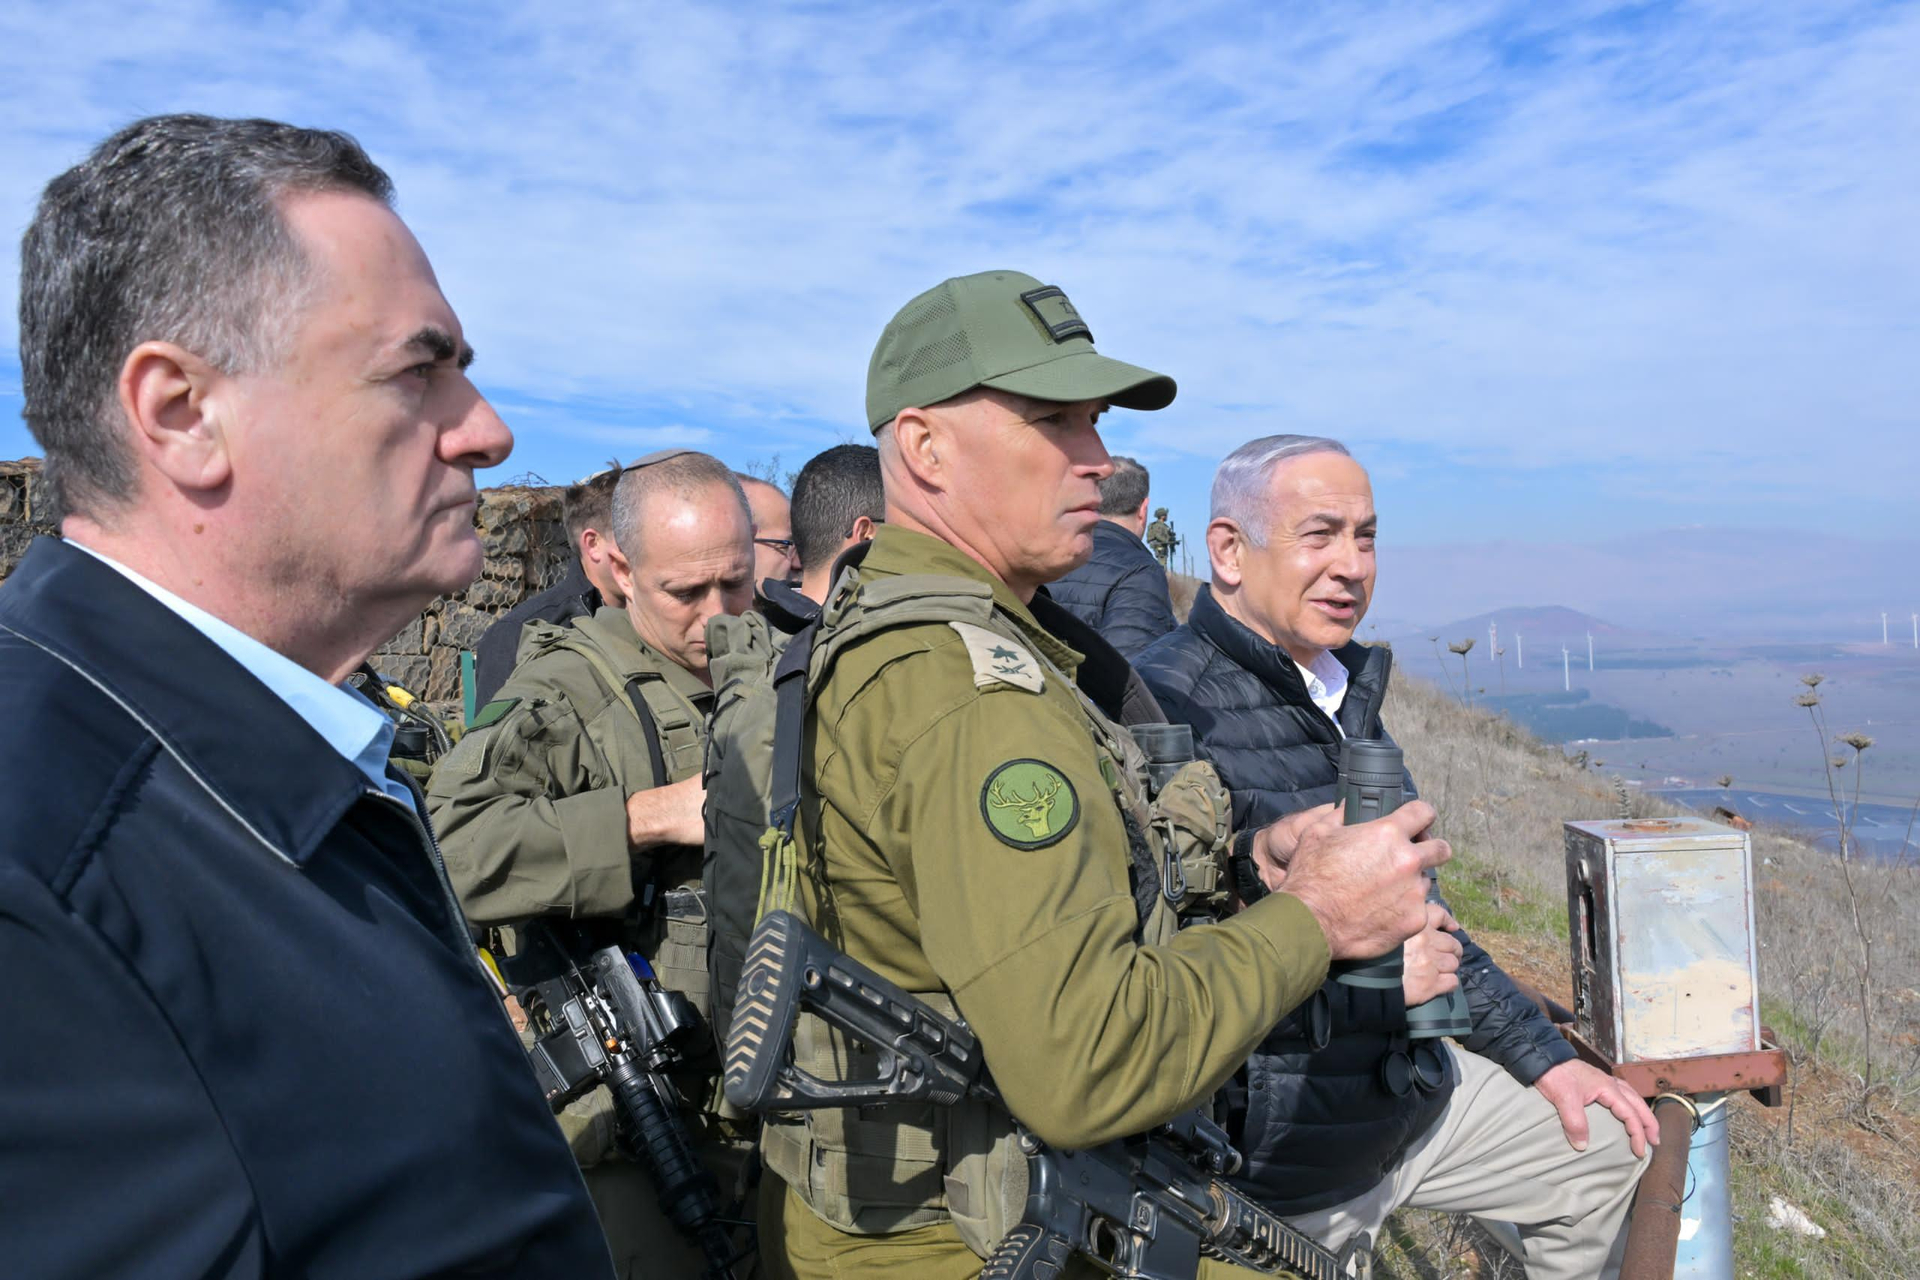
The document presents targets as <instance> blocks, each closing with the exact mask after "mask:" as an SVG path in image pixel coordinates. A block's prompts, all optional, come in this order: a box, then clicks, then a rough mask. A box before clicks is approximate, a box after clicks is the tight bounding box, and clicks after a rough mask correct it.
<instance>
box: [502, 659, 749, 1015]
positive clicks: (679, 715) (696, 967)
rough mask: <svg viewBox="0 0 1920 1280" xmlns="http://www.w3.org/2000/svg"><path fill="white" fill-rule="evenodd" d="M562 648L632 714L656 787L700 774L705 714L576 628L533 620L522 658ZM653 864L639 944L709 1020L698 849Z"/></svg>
mask: <svg viewBox="0 0 1920 1280" xmlns="http://www.w3.org/2000/svg"><path fill="white" fill-rule="evenodd" d="M555 649H564V650H566V651H567V652H569V653H573V654H577V655H578V656H579V657H580V658H581V659H582V660H584V661H585V662H586V664H587V665H588V666H589V667H591V668H592V669H593V673H594V675H595V676H596V677H598V679H599V682H600V684H601V686H602V687H603V688H604V689H605V690H606V691H607V693H608V694H610V695H611V696H613V697H615V698H618V699H620V700H621V701H622V702H623V704H624V705H625V706H626V707H627V709H628V710H630V711H631V712H633V716H634V720H635V722H636V724H637V726H638V728H639V731H640V738H641V741H642V742H643V743H644V744H645V748H646V753H647V766H648V769H649V770H650V772H651V773H652V775H653V779H652V780H653V785H654V786H656V787H660V786H665V785H666V784H667V783H669V782H679V781H681V780H683V779H685V778H691V777H693V776H695V775H696V774H697V773H698V772H699V771H700V768H701V761H702V757H703V755H704V753H705V734H704V729H705V713H703V712H702V711H701V710H700V709H699V708H698V707H696V706H694V705H693V703H691V702H689V701H688V700H687V699H686V698H684V697H682V696H681V695H680V694H679V693H678V692H677V691H676V690H675V689H674V688H673V686H672V685H671V684H670V683H669V682H668V681H667V678H666V676H665V675H664V674H663V673H661V672H659V671H645V670H642V671H637V672H634V673H632V674H629V675H622V674H621V673H620V672H619V671H618V670H617V669H616V668H615V667H614V665H613V663H612V662H610V661H608V659H607V655H606V654H604V653H603V652H601V651H600V649H599V648H598V647H597V646H596V645H594V644H593V642H592V641H591V640H589V639H587V637H586V636H584V635H583V634H582V633H581V632H580V631H579V630H578V629H577V628H575V627H572V626H552V625H548V624H541V623H534V624H530V625H529V626H528V628H527V632H526V635H525V637H524V638H523V640H522V642H521V646H520V655H519V656H520V660H521V661H522V662H524V661H525V660H526V659H527V658H528V657H530V656H531V655H532V654H534V653H536V652H546V651H550V650H555ZM653 853H654V859H655V860H654V865H653V867H652V873H651V875H649V876H647V880H646V884H645V885H644V886H643V887H642V888H641V889H640V907H641V910H640V920H639V922H638V923H639V934H638V938H637V939H636V940H635V941H637V943H638V945H639V946H640V948H641V950H642V952H643V954H645V955H646V956H647V958H648V959H649V960H650V961H651V962H652V964H653V968H654V972H655V973H657V974H658V975H659V978H660V981H661V982H662V983H663V984H664V985H666V986H667V987H669V988H671V989H673V990H675V991H678V992H680V993H682V994H683V995H685V996H686V997H687V999H689V1000H691V1001H692V1002H693V1005H694V1007H695V1008H696V1009H698V1010H699V1011H700V1016H701V1017H703V1018H707V1019H709V1021H711V1019H712V1012H713V1011H712V1002H711V984H710V983H709V982H708V979H707V939H708V918H707V896H706V893H705V891H704V890H703V889H702V888H701V886H700V851H699V850H697V849H693V848H684V849H682V848H668V849H658V850H654V851H653Z"/></svg>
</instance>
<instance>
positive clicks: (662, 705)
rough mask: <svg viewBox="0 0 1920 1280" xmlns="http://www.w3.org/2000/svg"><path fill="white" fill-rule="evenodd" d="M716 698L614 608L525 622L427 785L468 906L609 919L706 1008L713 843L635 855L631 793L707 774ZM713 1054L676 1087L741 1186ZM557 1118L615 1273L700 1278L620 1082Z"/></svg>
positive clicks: (494, 920)
mask: <svg viewBox="0 0 1920 1280" xmlns="http://www.w3.org/2000/svg"><path fill="white" fill-rule="evenodd" d="M711 704H712V691H711V690H710V689H709V688H708V687H707V685H706V684H705V683H704V682H702V681H701V680H700V679H699V678H698V677H696V676H694V675H693V674H692V673H691V672H688V671H687V670H686V669H685V668H683V667H681V666H679V665H678V664H677V663H675V662H673V661H671V660H670V659H668V658H666V657H664V656H663V655H661V654H660V653H658V652H656V651H655V650H653V649H652V648H651V647H649V646H648V645H646V644H645V643H644V642H643V641H641V639H640V638H639V637H638V636H637V635H636V634H635V633H634V630H633V625H632V623H631V622H629V621H628V619H627V615H626V613H625V612H624V611H623V610H621V609H618V608H612V607H607V608H601V609H600V610H598V611H597V612H595V613H594V614H592V615H591V616H590V617H582V618H578V619H575V620H574V622H573V624H572V625H571V626H554V625H549V624H545V623H534V624H530V625H529V626H528V627H527V629H526V631H525V633H524V635H523V638H522V640H521V644H520V652H519V662H518V665H517V666H516V667H515V669H514V672H513V675H512V676H511V677H509V678H508V680H507V682H506V683H505V684H504V685H502V686H501V688H500V690H499V692H498V694H497V695H496V697H495V699H494V700H493V701H492V702H490V703H488V704H487V706H486V707H484V708H482V710H481V711H480V713H479V714H478V715H477V716H476V717H475V723H474V726H473V727H472V728H471V729H469V731H468V732H467V734H466V736H465V737H464V738H462V739H461V741H460V743H459V745H458V746H456V747H455V748H454V750H453V751H452V752H451V753H450V754H449V755H448V756H446V758H445V759H443V760H442V761H441V762H440V764H439V766H438V767H437V768H436V769H435V771H434V774H433V779H432V781H431V783H430V784H429V786H428V788H427V802H428V807H429V809H430V810H431V812H432V815H433V821H434V827H435V830H436V831H437V832H438V833H439V836H440V842H441V847H442V850H443V852H444V854H445V858H446V864H447V874H448V876H449V878H450V879H451V880H452V881H453V885H454V888H455V890H456V891H457V892H458V893H459V895H460V901H461V906H462V907H463V908H464V909H465V910H466V913H467V916H468V918H469V919H470V920H472V921H473V922H474V923H476V924H481V925H491V926H510V925H512V924H513V923H515V922H517V921H522V920H526V919H528V918H530V917H533V916H539V915H560V916H571V917H587V918H597V919H604V920H605V921H607V922H608V926H609V930H610V933H612V934H617V935H618V940H619V941H620V942H621V944H622V945H624V946H626V947H628V948H629V949H632V950H637V951H639V952H641V953H642V954H644V955H646V956H647V957H648V958H649V959H650V960H651V961H652V963H653V966H654V969H655V972H656V973H657V974H658V975H659V977H660V979H661V981H662V982H663V983H664V984H665V985H666V986H668V987H670V988H673V989H674V990H678V991H681V992H684V993H685V994H686V995H687V996H688V997H689V998H690V999H692V1000H693V1002H694V1004H695V1006H696V1007H698V1008H700V1009H701V1010H702V1012H703V1013H704V1012H705V1005H706V997H707V989H708V988H707V970H706V912H705V906H704V902H703V901H702V899H701V897H700V896H699V895H698V894H697V893H696V892H695V890H697V888H698V886H699V883H700V850H699V849H698V848H696V847H684V846H671V847H663V848H656V849H651V850H645V851H641V852H637V853H636V852H633V851H631V850H630V849H629V847H628V843H627V805H626V801H627V797H628V796H629V795H632V794H634V793H636V792H640V791H645V790H647V789H649V788H651V787H654V786H659V785H663V784H665V783H668V782H678V781H680V780H682V779H684V778H689V777H694V776H697V775H698V773H699V771H700V766H701V757H702V754H703V751H704V747H705V720H706V715H707V712H708V711H709V710H710V708H711ZM643 713H644V714H645V715H646V716H647V717H648V719H650V720H651V721H653V726H652V731H651V732H649V731H648V730H647V729H646V728H645V727H644V726H643V724H642V719H641V716H642V714H643ZM609 940H612V938H611V937H610V939H609ZM714 1065H715V1064H712V1063H708V1062H702V1063H700V1064H699V1066H698V1069H696V1070H693V1071H689V1072H685V1073H682V1074H681V1075H679V1076H678V1077H676V1081H675V1082H676V1084H677V1085H678V1086H679V1088H680V1090H681V1093H682V1096H683V1097H684V1098H685V1099H686V1100H687V1102H688V1104H689V1106H688V1108H687V1114H686V1118H687V1120H688V1122H689V1125H690V1126H692V1127H693V1130H694V1133H695V1136H696V1141H697V1143H698V1145H699V1146H700V1148H701V1152H700V1153H701V1156H702V1158H703V1159H704V1160H705V1161H706V1162H707V1163H708V1165H709V1167H711V1168H712V1169H713V1170H714V1172H715V1174H716V1175H717V1176H718V1177H719V1178H720V1183H721V1187H722V1191H723V1193H724V1194H730V1193H731V1192H732V1191H733V1190H734V1188H735V1186H736V1184H737V1183H738V1181H739V1166H740V1164H741V1163H742V1159H743V1157H742V1144H740V1143H738V1142H737V1141H735V1140H733V1139H732V1138H731V1137H730V1136H729V1135H728V1134H726V1133H723V1132H720V1131H719V1130H718V1128H717V1127H716V1122H714V1121H713V1119H712V1117H711V1115H710V1111H711V1100H712V1098H713V1097H714V1096H715V1082H714V1073H713V1070H712V1068H713V1067H714ZM560 1120H561V1127H562V1128H563V1129H564V1130H565V1131H566V1132H567V1136H568V1140H569V1141H570V1142H571V1143H572V1145H573V1149H574V1154H575V1156H576V1157H578V1159H579V1160H580V1163H581V1165H582V1166H583V1167H584V1168H586V1170H587V1186H588V1190H589V1191H591V1192H592V1193H593V1196H594V1202H595V1205H596V1207H597V1208H598V1209H599V1211H600V1216H601V1222H602V1224H603V1225H604V1226H605V1228H606V1231H607V1236H608V1240H609V1242H610V1243H611V1245H612V1246H613V1252H614V1259H615V1262H616V1264H617V1266H618V1267H619V1269H620V1274H621V1275H622V1276H623V1277H624V1276H640V1275H643V1274H644V1275H649V1276H652V1275H681V1274H685V1275H697V1274H698V1273H699V1269H700V1265H701V1264H700V1256H699V1254H698V1252H697V1251H696V1250H695V1249H693V1248H692V1247H691V1246H690V1245H688V1244H687V1243H686V1242H685V1241H684V1239H683V1238H682V1237H681V1236H680V1235H679V1234H678V1233H677V1232H676V1231H675V1230H674V1228H673V1226H672V1225H671V1224H670V1223H669V1222H668V1221H667V1220H666V1218H665V1217H664V1216H663V1215H662V1214H661V1212H660V1209H659V1205H658V1202H657V1200H656V1198H655V1196H654V1192H653V1188H652V1186H651V1184H650V1183H649V1182H648V1180H647V1178H646V1177H645V1175H644V1174H643V1172H642V1171H641V1170H640V1169H639V1168H638V1167H636V1166H635V1165H633V1164H631V1163H629V1162H627V1161H625V1160H624V1159H622V1158H620V1157H619V1156H618V1154H617V1153H616V1152H615V1149H614V1145H613V1123H612V1120H613V1115H612V1099H611V1097H610V1095H609V1094H608V1092H607V1090H606V1089H604V1088H601V1089H596V1090H594V1091H593V1092H592V1093H591V1094H589V1095H588V1096H587V1097H586V1098H583V1099H581V1100H580V1101H578V1102H576V1103H574V1104H573V1105H571V1106H569V1107H568V1108H567V1110H566V1112H565V1113H563V1114H562V1116H561V1117H560Z"/></svg>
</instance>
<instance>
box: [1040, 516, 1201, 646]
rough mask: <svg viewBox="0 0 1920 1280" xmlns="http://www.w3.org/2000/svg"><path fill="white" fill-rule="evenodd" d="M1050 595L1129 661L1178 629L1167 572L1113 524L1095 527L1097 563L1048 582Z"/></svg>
mask: <svg viewBox="0 0 1920 1280" xmlns="http://www.w3.org/2000/svg"><path fill="white" fill-rule="evenodd" d="M1047 594H1048V595H1050V596H1052V597H1053V602H1054V603H1055V604H1057V605H1059V606H1061V607H1062V608H1063V609H1065V610H1066V611H1067V612H1068V613H1071V614H1072V615H1073V616H1074V617H1076V618H1078V619H1080V621H1082V622H1084V623H1086V624H1087V625H1088V626H1090V627H1092V628H1093V629H1094V630H1095V631H1097V632H1099V633H1100V638H1101V639H1102V640H1105V641H1106V642H1107V643H1108V644H1110V645H1112V646H1113V647H1114V648H1116V649H1118V650H1119V651H1120V656H1121V657H1123V658H1126V659H1128V660H1129V661H1131V660H1132V659H1133V658H1134V657H1135V655H1137V654H1138V653H1139V652H1140V651H1141V650H1142V649H1144V648H1146V647H1147V646H1148V645H1150V644H1152V643H1153V642H1154V641H1155V640H1158V639H1159V638H1160V637H1161V636H1163V635H1165V634H1167V632H1169V631H1171V630H1173V628H1174V625H1175V620H1174V616H1173V604H1172V602H1171V600H1170V599H1169V597H1168V595H1167V571H1166V570H1165V569H1163V568H1161V567H1160V562H1159V561H1158V560H1155V559H1154V558H1153V552H1151V551H1149V550H1147V544H1146V543H1144V542H1142V541H1140V539H1138V538H1136V537H1134V536H1133V533H1132V532H1131V531H1130V530H1127V529H1123V528H1121V527H1120V526H1119V525H1117V524H1115V523H1114V522H1113V521H1111V520H1102V521H1100V522H1099V523H1098V524H1096V525H1094V526H1093V556H1092V558H1090V559H1089V560H1088V561H1087V562H1086V563H1085V564H1083V565H1081V566H1080V567H1079V568H1078V569H1075V570H1074V571H1073V572H1072V573H1069V574H1067V575H1066V576H1064V577H1062V578H1059V579H1057V580H1055V581H1053V582H1050V583H1048V584H1047Z"/></svg>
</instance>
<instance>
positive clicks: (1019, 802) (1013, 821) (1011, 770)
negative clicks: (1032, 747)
mask: <svg viewBox="0 0 1920 1280" xmlns="http://www.w3.org/2000/svg"><path fill="white" fill-rule="evenodd" d="M980 816H981V817H983V818H985V819H986V821H987V826H988V828H990V829H991V830H992V832H993V834H994V835H996V836H998V837H999V838H1000V841H1001V843H1003V844H1010V845H1012V846H1013V847H1014V848H1016V849H1040V848H1044V847H1045V846H1047V845H1050V844H1053V843H1054V842H1055V841H1057V840H1060V839H1062V838H1063V837H1065V836H1066V834H1067V833H1068V832H1069V831H1072V830H1073V828H1074V824H1075V823H1077V822H1079V821H1080V797H1079V795H1078V794H1076V793H1075V791H1074V789H1073V784H1072V783H1071V782H1069V781H1067V777H1066V775H1065V774H1063V773H1061V772H1060V771H1059V770H1058V769H1056V768H1054V767H1053V766H1052V765H1050V764H1047V763H1046V762H1044V761H1041V760H1009V761H1007V762H1006V763H1005V764H1003V765H1001V766H1000V767H999V768H997V769H995V770H994V771H993V772H992V773H990V774H988V775H987V780H986V782H985V783H983V784H982V785H981V787H980Z"/></svg>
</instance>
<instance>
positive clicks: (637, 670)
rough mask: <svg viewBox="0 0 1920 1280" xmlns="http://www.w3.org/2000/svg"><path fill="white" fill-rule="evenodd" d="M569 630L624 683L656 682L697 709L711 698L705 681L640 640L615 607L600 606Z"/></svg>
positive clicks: (629, 621) (709, 687)
mask: <svg viewBox="0 0 1920 1280" xmlns="http://www.w3.org/2000/svg"><path fill="white" fill-rule="evenodd" d="M571 628H572V630H574V631H576V632H578V633H579V636H580V638H581V639H583V640H585V641H586V642H587V643H589V644H591V645H592V646H593V647H594V648H596V649H598V650H599V651H600V652H601V653H603V654H605V655H606V657H607V661H609V662H611V663H612V664H613V666H614V669H615V670H617V671H618V672H619V673H620V674H621V676H623V677H624V678H626V679H629V680H631V679H633V678H634V677H635V676H638V677H640V678H642V679H653V678H657V679H659V680H661V681H662V682H664V683H665V684H666V686H667V687H668V688H669V689H671V690H673V691H674V692H675V693H677V694H679V695H680V696H681V697H682V698H684V699H686V700H687V701H688V702H691V703H695V704H697V705H701V706H704V705H705V704H706V700H707V699H710V698H712V697H713V689H712V687H711V686H709V685H708V684H707V682H706V681H704V680H702V679H701V678H700V677H699V676H696V675H695V674H693V672H691V671H689V670H687V669H686V668H685V667H683V666H681V665H680V664H679V663H677V662H675V661H674V660H673V659H672V658H669V657H668V656H667V655H666V654H664V653H661V652H660V651H659V650H658V649H656V648H654V647H653V646H652V645H650V644H648V643H647V642H646V641H645V640H642V639H641V638H640V633H639V632H637V631H635V630H634V629H633V620H632V619H631V618H629V617H627V611H626V610H625V609H623V608H621V607H619V606H618V605H611V604H603V605H601V606H600V607H599V608H598V609H596V610H594V611H593V613H592V614H590V615H588V616H587V617H583V618H575V619H574V620H573V622H572V624H571Z"/></svg>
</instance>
